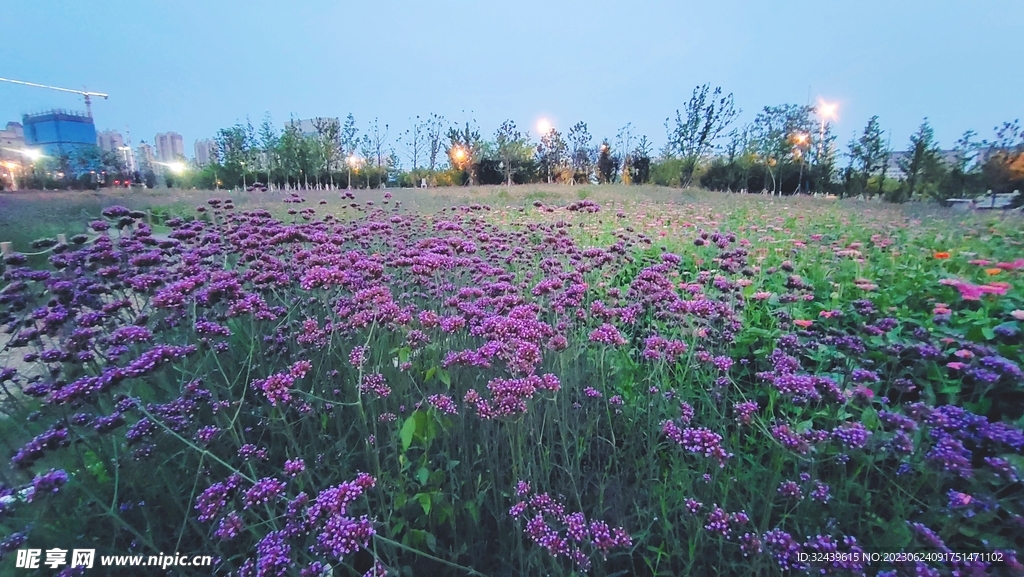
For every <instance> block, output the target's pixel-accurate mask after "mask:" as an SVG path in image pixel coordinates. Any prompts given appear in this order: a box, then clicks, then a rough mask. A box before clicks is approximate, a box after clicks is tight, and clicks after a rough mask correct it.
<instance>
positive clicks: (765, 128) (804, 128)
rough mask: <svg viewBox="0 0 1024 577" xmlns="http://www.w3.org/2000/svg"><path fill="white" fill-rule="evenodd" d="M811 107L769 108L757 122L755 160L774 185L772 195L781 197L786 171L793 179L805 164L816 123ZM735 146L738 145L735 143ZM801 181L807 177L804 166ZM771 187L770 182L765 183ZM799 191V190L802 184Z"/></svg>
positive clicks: (753, 147)
mask: <svg viewBox="0 0 1024 577" xmlns="http://www.w3.org/2000/svg"><path fill="white" fill-rule="evenodd" d="M813 111H814V109H813V108H811V107H810V106H801V105H797V104H782V105H779V106H765V107H764V108H763V109H762V110H761V112H759V113H758V114H757V116H756V117H755V118H754V123H753V124H752V125H751V126H750V129H749V132H747V133H746V134H745V135H744V136H745V137H749V143H748V146H749V149H750V151H751V152H753V154H754V158H755V159H756V161H757V162H759V163H760V164H761V165H762V166H764V169H765V175H766V177H770V178H771V181H772V187H771V191H772V194H775V193H781V192H782V189H781V185H782V179H781V178H779V176H780V173H781V170H782V168H783V167H786V166H788V167H790V169H791V172H790V175H793V172H795V170H796V169H795V168H793V167H794V165H795V163H796V162H800V163H802V162H803V157H804V150H805V148H806V145H808V144H810V136H809V134H810V131H811V130H813V126H814V121H813V120H812V119H811V113H812V112H813ZM730 145H731V146H734V145H735V143H731V144H730ZM800 169H801V170H800V174H801V176H800V179H799V180H802V176H803V165H802V164H801V165H800ZM765 185H766V186H765V188H768V187H767V178H766V179H765ZM797 188H799V183H798V186H797Z"/></svg>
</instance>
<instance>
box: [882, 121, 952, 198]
mask: <svg viewBox="0 0 1024 577" xmlns="http://www.w3.org/2000/svg"><path fill="white" fill-rule="evenodd" d="M939 152H940V151H939V145H938V144H937V143H936V142H935V132H934V131H933V130H932V127H931V125H929V124H928V119H927V118H925V119H924V122H922V123H921V126H920V127H919V128H918V129H917V132H915V133H914V134H913V135H911V137H910V147H909V148H908V149H907V154H906V156H905V157H903V158H902V159H900V161H899V163H898V166H899V168H900V170H902V171H903V174H905V175H906V176H905V177H904V180H903V182H902V183H901V186H900V188H899V189H897V190H896V191H895V193H894V195H893V196H892V197H891V198H890V200H892V201H895V202H905V201H907V200H910V199H911V198H913V197H914V193H924V194H927V195H929V196H932V195H933V194H934V192H933V191H934V190H936V189H937V187H938V182H939V180H940V179H939V173H940V171H941V168H942V164H941V162H940V160H939Z"/></svg>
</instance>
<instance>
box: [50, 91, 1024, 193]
mask: <svg viewBox="0 0 1024 577" xmlns="http://www.w3.org/2000/svg"><path fill="white" fill-rule="evenodd" d="M740 114H741V110H740V109H739V108H737V107H736V105H735V101H734V96H733V94H732V93H728V94H727V93H725V91H724V90H723V89H722V88H721V87H714V88H712V87H711V86H710V85H708V84H704V85H701V86H697V87H695V88H694V90H693V92H692V94H691V96H690V99H689V100H688V101H686V102H685V103H684V104H683V106H682V107H681V108H680V109H678V110H676V111H675V113H674V115H672V116H669V117H668V118H666V119H665V123H664V125H665V132H666V144H665V145H664V146H663V147H662V148H661V149H660V150H658V151H655V150H654V147H653V145H652V143H651V141H650V139H649V138H648V137H647V136H646V135H642V134H638V133H637V131H636V130H635V129H634V127H633V125H632V124H631V123H627V124H626V125H625V126H623V127H622V128H621V129H619V130H618V131H617V132H616V134H615V135H614V136H612V137H603V138H601V139H596V138H594V136H593V135H592V134H591V132H590V130H589V128H588V126H587V123H586V122H582V121H580V122H577V123H576V124H574V125H572V126H571V127H570V128H569V129H568V130H567V131H566V132H565V133H562V132H561V131H559V130H556V129H554V128H551V129H550V130H547V132H545V133H543V134H540V135H538V138H536V140H535V139H534V138H533V137H532V136H531V134H530V133H529V131H524V130H522V129H521V128H520V127H518V126H517V125H516V123H515V122H514V121H513V120H506V121H505V122H503V123H501V125H500V126H499V127H498V128H497V129H496V130H495V132H494V133H493V135H490V137H489V138H488V137H485V136H484V135H483V134H482V132H481V129H480V127H479V125H478V124H477V122H476V121H475V120H466V121H464V122H460V123H451V122H449V121H448V120H447V119H446V118H445V117H444V116H441V115H438V114H430V115H427V116H422V117H421V116H416V117H413V118H409V119H408V120H407V121H406V122H405V123H404V126H403V128H404V130H399V129H395V128H394V127H392V126H391V125H389V124H386V123H384V124H382V123H381V122H380V121H379V120H378V119H377V118H374V119H373V120H372V121H370V122H368V123H366V124H365V126H359V125H358V124H357V122H356V120H355V118H354V117H353V115H352V114H348V115H347V116H346V117H345V118H344V119H339V118H316V119H312V120H311V121H305V124H304V123H302V122H298V121H295V120H294V119H293V120H292V121H290V122H287V123H286V124H285V126H284V128H283V129H281V130H279V129H278V128H276V127H275V125H274V123H273V121H272V119H271V118H270V116H269V115H268V116H266V117H265V118H264V119H263V121H262V122H261V123H260V124H259V126H253V124H252V123H251V122H250V121H246V122H245V123H238V124H235V125H234V126H231V127H227V128H222V129H220V130H218V131H217V134H216V136H215V138H214V143H215V146H214V153H213V158H212V161H211V162H210V163H209V164H208V165H206V166H202V167H194V170H191V171H189V172H188V173H187V174H184V175H174V174H172V173H170V172H169V171H166V170H165V171H163V173H164V177H163V180H164V182H165V184H167V185H168V186H170V185H177V186H181V187H189V188H190V187H197V188H237V187H242V188H247V187H251V186H253V185H254V184H256V185H259V186H266V187H271V188H286V189H302V188H330V189H335V188H377V187H382V186H398V187H408V186H413V187H415V186H419V185H420V184H421V183H423V182H426V183H427V184H429V185H430V186H458V185H482V184H507V185H512V184H524V183H534V182H548V183H566V184H582V183H623V184H645V183H653V184H659V185H666V186H683V187H685V186H702V187H705V188H709V189H714V190H729V191H747V192H768V193H771V194H778V195H788V194H795V193H801V192H817V193H829V194H836V195H839V196H867V197H882V198H884V199H885V200H888V201H892V202H905V201H908V200H911V199H920V198H929V199H936V200H945V199H949V198H953V197H973V196H977V195H979V194H982V193H984V192H985V191H988V190H994V191H996V192H1008V191H1010V190H1014V189H1020V188H1024V129H1022V127H1021V125H1020V122H1019V121H1017V120H1014V121H1012V122H1006V123H1003V124H1002V125H1000V126H998V127H996V128H995V129H994V131H993V137H992V138H990V139H980V138H979V137H978V134H977V133H975V132H974V131H967V132H966V133H965V134H964V135H963V136H962V137H961V138H960V139H958V140H957V141H956V143H955V144H954V145H953V146H952V148H950V149H946V150H944V149H943V148H942V147H940V146H939V143H938V142H937V141H936V139H935V135H934V131H933V130H932V127H931V125H930V124H929V121H928V119H927V118H925V119H924V120H923V121H922V123H921V125H920V127H919V128H918V130H917V131H916V132H915V133H914V134H913V135H912V136H911V137H910V140H909V142H908V143H907V144H906V145H905V146H904V147H902V148H901V147H899V146H895V147H894V146H893V145H892V143H891V141H890V139H889V138H888V137H887V135H886V131H885V130H884V128H883V127H882V125H881V122H880V119H879V117H878V116H873V117H871V119H869V120H868V122H867V124H866V126H865V127H864V128H863V130H861V131H858V132H857V133H855V134H854V136H853V137H852V138H851V139H850V140H849V141H848V142H847V143H846V145H845V149H844V150H840V146H839V144H838V136H837V135H836V134H835V131H834V126H833V124H832V122H831V118H829V115H828V113H827V111H826V110H823V109H822V106H821V105H819V106H804V105H796V104H781V105H776V106H765V107H763V108H762V109H761V110H760V111H758V113H757V114H756V115H755V117H754V119H753V120H752V121H751V122H748V123H745V124H739V123H738V122H737V120H738V118H739V117H740ZM304 128H305V130H304ZM80 154H81V155H82V158H66V159H60V160H59V164H60V166H61V167H63V168H67V170H66V171H62V172H69V173H71V172H74V167H75V166H81V167H89V168H91V169H93V170H97V169H100V170H101V171H102V172H103V173H104V174H121V175H123V177H127V178H130V179H132V180H134V181H137V182H139V181H141V182H145V184H146V185H147V186H150V187H152V186H155V185H156V181H157V178H156V175H155V172H160V171H159V170H156V168H157V167H150V166H141V167H140V171H141V173H136V174H134V175H127V174H124V172H125V171H124V167H123V166H122V162H121V159H120V158H119V157H118V156H117V155H111V154H104V153H101V152H99V151H98V149H97V150H96V151H85V152H82V153H80ZM51 172H52V171H51ZM83 178H85V177H83ZM51 180H52V178H51ZM96 180H97V179H96V177H94V176H93V177H90V178H88V179H87V181H88V182H89V183H90V184H92V185H93V186H96ZM106 180H107V181H111V180H113V179H112V178H109V177H107V178H106ZM46 184H49V185H50V186H48V187H49V188H55V187H57V186H55V185H56V184H59V183H55V182H48V183H46ZM1022 198H1024V197H1022Z"/></svg>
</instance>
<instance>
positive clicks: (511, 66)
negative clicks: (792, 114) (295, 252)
mask: <svg viewBox="0 0 1024 577" xmlns="http://www.w3.org/2000/svg"><path fill="white" fill-rule="evenodd" d="M0 30H2V32H0V76H2V77H8V78H16V79H21V80H28V81H33V82H40V83H44V84H54V85H59V86H67V87H75V88H77V87H83V86H87V87H88V88H89V89H90V90H97V91H102V92H107V93H109V94H110V99H109V100H108V101H99V102H96V103H94V105H93V109H94V116H95V118H96V123H97V128H98V129H101V130H102V129H106V128H114V129H118V130H120V131H121V132H122V133H124V131H125V127H126V126H130V128H131V136H132V141H133V144H138V143H139V142H140V141H141V140H146V141H148V142H152V141H153V137H154V135H155V134H156V133H158V132H164V131H168V130H173V131H177V132H179V133H181V134H182V135H183V136H184V138H185V148H186V152H187V153H189V154H191V152H192V142H193V141H194V140H195V139H197V138H203V137H207V136H211V135H213V134H214V132H215V131H216V130H217V129H218V128H220V127H224V126H229V125H231V124H233V123H235V122H236V121H244V120H245V117H246V116H247V115H248V116H249V117H250V118H251V119H252V120H253V123H254V124H257V123H258V122H259V121H260V120H261V119H262V118H263V116H264V114H265V113H268V112H269V113H270V114H271V116H272V117H273V119H274V121H275V124H277V125H278V126H280V125H282V124H283V123H284V121H285V120H287V119H288V118H289V116H291V115H295V116H296V117H298V118H308V117H311V116H321V115H322V116H344V115H346V114H347V113H349V112H351V113H353V114H354V115H355V117H356V120H357V121H358V122H359V123H360V126H361V128H364V129H365V127H366V125H367V122H368V121H370V120H372V119H373V118H374V117H379V118H380V121H381V123H382V124H383V123H388V124H390V126H391V134H392V135H395V134H396V133H397V132H399V131H401V130H404V129H405V128H406V127H407V126H408V124H409V120H408V119H409V118H410V117H412V116H415V115H417V114H419V115H427V114H429V113H431V112H436V113H439V114H443V115H444V116H445V117H447V118H448V119H449V120H450V121H454V122H459V121H463V120H465V119H466V118H470V117H473V118H476V120H477V121H478V122H479V124H480V126H481V128H482V130H483V132H484V133H485V134H486V135H488V136H490V135H492V134H493V132H494V129H495V128H497V126H498V125H499V124H500V123H501V121H503V120H504V119H506V118H511V119H512V120H515V121H516V123H517V124H518V125H519V126H520V127H521V128H528V129H529V130H530V131H531V133H532V134H533V135H536V128H535V125H536V121H537V120H538V119H539V118H541V117H547V118H550V119H551V120H552V121H553V123H554V125H555V126H556V128H559V129H560V130H563V132H564V131H565V130H566V129H567V128H568V127H569V126H570V125H571V124H573V123H575V122H576V121H578V120H583V121H586V122H587V123H588V124H589V126H590V130H591V133H593V134H594V136H595V137H596V138H598V139H599V138H601V137H603V136H607V137H608V138H612V137H614V135H615V132H616V131H617V129H618V128H619V127H621V126H623V125H624V124H626V123H627V122H632V123H633V126H634V127H635V128H636V129H637V131H638V132H639V133H640V134H646V135H647V136H648V137H649V138H651V139H652V140H653V141H654V142H655V143H656V144H657V145H658V146H659V147H660V145H661V144H662V143H664V141H665V128H664V126H663V123H664V121H665V118H666V117H668V116H669V115H672V114H673V113H674V110H675V109H676V108H678V107H681V106H682V105H683V104H684V103H685V101H686V100H687V99H688V98H689V96H690V93H691V91H692V90H693V87H694V86H695V85H697V84H702V83H705V82H710V83H711V84H712V85H713V86H714V85H721V86H722V87H723V88H724V89H725V90H726V91H727V92H729V91H731V92H733V93H734V94H735V98H736V103H737V105H738V106H739V107H740V108H742V109H743V115H742V120H744V121H749V120H752V119H753V116H754V114H756V112H757V110H759V109H760V108H761V107H763V106H765V105H775V104H783V103H796V104H803V103H806V102H807V100H808V95H809V96H810V100H811V102H812V103H813V102H814V101H816V100H817V99H818V98H819V97H824V98H826V99H828V100H831V101H836V102H838V103H839V120H838V122H837V123H836V130H837V133H838V134H839V137H840V142H841V143H844V144H845V142H846V141H848V140H849V138H850V136H852V134H853V133H854V132H855V131H858V130H859V129H861V128H862V127H863V126H864V124H865V122H866V121H867V119H868V117H869V116H871V115H873V114H877V115H879V117H880V120H881V123H882V126H883V128H885V129H886V130H891V134H892V145H893V148H897V149H902V148H905V147H906V141H907V138H908V136H909V135H910V133H911V132H912V131H913V130H914V129H915V128H916V127H917V126H918V125H919V124H920V122H921V119H922V118H923V117H925V116H928V117H929V118H930V120H931V122H932V125H933V126H934V128H935V132H936V136H937V137H938V139H939V141H940V143H941V144H942V145H944V146H946V147H949V146H951V145H952V144H953V142H954V141H955V140H956V138H958V137H959V135H960V134H961V133H962V132H963V131H964V130H967V129H974V130H977V131H978V133H979V134H980V136H981V137H990V136H991V135H992V127H993V126H995V125H996V124H999V123H1001V122H1003V121H1006V120H1013V119H1014V118H1017V117H1019V116H1021V112H1022V110H1021V109H1022V106H1021V104H1022V102H1024V98H1022V96H1021V95H1022V94H1024V75H1022V74H1020V70H1019V66H1020V62H1019V58H1020V56H1019V53H1020V48H1019V42H1020V38H1021V35H1020V31H1021V30H1024V2H1021V1H1020V0H976V1H974V2H967V1H954V0H887V1H877V0H857V1H842V2H837V1H827V0H825V1H818V2H805V1H799V0H776V1H772V2H767V1H761V2H755V1H752V0H748V1H740V0H717V1H715V2H695V1H689V0H676V1H667V0H666V1H653V0H650V1H643V0H633V1H632V2H627V1H612V0H587V1H576V0H546V1H540V0H517V1H515V2H508V1H497V0H491V1H486V2H485V1H475V2H474V1H469V0H432V1H430V2H426V1H414V0H405V1H401V0H374V1H372V2H365V1H364V2H337V1H334V2H331V1H326V0H309V1H301V0H294V1H291V2H283V1H277V2H270V1H266V0H246V1H234V0H231V1H222V0H175V1H173V2H172V1H168V0H164V1H146V2H139V1H137V0H89V1H83V2H72V1H71V0H62V1H54V0H7V1H6V2H4V9H3V10H2V12H0ZM51 107H63V108H80V109H82V108H84V106H83V105H82V103H81V100H80V99H78V98H77V97H75V96H74V95H65V94H61V93H57V92H50V91H45V90H40V89H34V88H26V87H20V86H12V85H7V84H3V83H0V121H2V122H6V121H7V120H20V117H21V114H23V113H26V112H33V111H38V110H42V109H46V108H51ZM463 111H466V112H465V113H463Z"/></svg>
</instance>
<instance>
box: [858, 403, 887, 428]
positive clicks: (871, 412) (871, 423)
mask: <svg viewBox="0 0 1024 577" xmlns="http://www.w3.org/2000/svg"><path fill="white" fill-rule="evenodd" d="M860 422H861V423H862V424H863V425H864V426H865V427H867V428H868V429H869V430H872V431H874V430H878V429H880V428H882V422H881V421H880V420H879V419H878V411H876V410H875V409H873V408H871V407H868V408H866V409H864V412H863V413H861V417H860Z"/></svg>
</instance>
